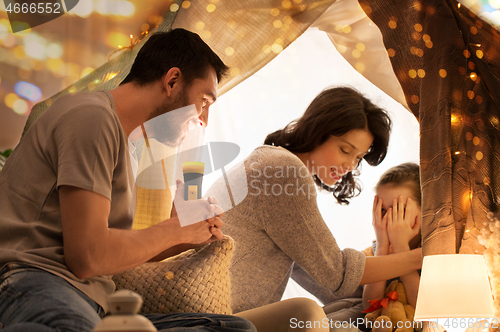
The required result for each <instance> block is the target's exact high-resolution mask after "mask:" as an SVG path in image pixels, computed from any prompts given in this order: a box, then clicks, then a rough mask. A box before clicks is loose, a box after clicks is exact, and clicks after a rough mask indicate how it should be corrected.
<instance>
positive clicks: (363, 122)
mask: <svg viewBox="0 0 500 332" xmlns="http://www.w3.org/2000/svg"><path fill="white" fill-rule="evenodd" d="M366 128H367V129H368V130H369V131H370V133H371V134H372V135H373V143H372V145H371V147H370V150H369V152H368V153H367V154H366V155H365V157H364V159H365V160H366V161H367V162H368V164H370V165H372V166H376V165H378V164H380V163H381V162H382V161H383V160H384V158H385V156H386V155H387V146H388V145H389V136H390V132H391V119H390V118H389V116H388V115H387V113H386V112H385V111H384V110H383V109H381V108H380V107H377V106H375V105H374V104H373V103H372V102H371V101H370V100H369V99H367V98H366V97H364V96H363V95H362V94H360V93H359V92H358V91H356V90H354V89H351V88H347V87H337V88H331V89H327V90H324V91H323V92H321V93H320V94H319V95H318V96H317V97H316V98H314V100H313V101H312V102H311V104H310V105H309V106H308V107H307V109H306V111H305V113H304V115H302V117H301V118H300V119H298V120H295V121H292V122H290V123H289V124H288V125H287V126H286V127H285V128H283V129H281V130H277V131H275V132H274V133H272V134H269V135H267V137H266V139H265V141H264V144H267V145H275V146H282V147H284V148H286V149H287V150H288V151H290V152H294V153H306V152H311V151H313V150H314V149H315V148H316V147H318V146H320V145H321V144H323V143H325V142H326V141H327V140H328V139H329V138H330V137H331V136H342V135H344V134H347V133H348V132H349V131H351V130H353V129H366ZM358 175H359V171H357V172H356V174H353V172H349V173H348V174H346V175H344V177H343V178H342V181H340V182H338V183H337V184H335V185H334V186H333V187H329V186H327V185H326V184H324V183H323V182H322V181H321V180H320V179H319V178H318V177H317V176H314V180H315V182H316V184H317V185H318V186H320V187H321V188H322V189H326V190H328V191H330V192H332V193H333V196H334V197H335V198H336V199H337V201H338V202H339V203H341V204H349V200H348V199H349V198H352V197H354V196H357V195H359V193H360V192H361V185H360V183H359V181H358V180H356V179H355V176H358Z"/></svg>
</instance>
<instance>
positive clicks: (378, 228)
mask: <svg viewBox="0 0 500 332" xmlns="http://www.w3.org/2000/svg"><path fill="white" fill-rule="evenodd" d="M382 203H383V202H382V198H380V197H378V196H376V195H375V198H374V200H373V213H372V214H373V217H372V225H373V229H374V230H375V237H376V239H377V248H376V252H375V255H377V256H379V255H387V254H388V253H389V236H388V234H387V217H388V216H387V215H388V213H386V214H385V215H384V216H382Z"/></svg>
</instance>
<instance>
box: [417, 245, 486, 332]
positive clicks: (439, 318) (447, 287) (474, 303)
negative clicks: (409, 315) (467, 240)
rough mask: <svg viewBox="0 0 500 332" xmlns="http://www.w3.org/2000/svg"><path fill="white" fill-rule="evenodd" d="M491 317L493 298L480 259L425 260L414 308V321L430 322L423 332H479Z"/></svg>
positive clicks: (445, 257) (433, 257)
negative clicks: (445, 331) (467, 331)
mask: <svg viewBox="0 0 500 332" xmlns="http://www.w3.org/2000/svg"><path fill="white" fill-rule="evenodd" d="M494 316H495V310H494V309H493V296H492V293H491V288H490V283H489V279H488V274H487V270H486V263H485V261H484V258H483V256H482V255H459V254H457V255H431V256H425V257H424V261H423V264H422V275H421V277H420V286H419V290H418V297H417V305H416V308H415V321H428V322H429V323H427V324H424V331H425V330H426V329H427V331H443V330H447V331H448V332H451V331H465V330H466V329H467V328H468V329H469V331H471V332H472V331H474V332H478V331H481V330H486V327H488V326H489V324H490V322H489V321H488V320H486V319H488V318H492V317H494ZM480 321H482V322H481V323H479V322H480ZM471 323H474V324H475V325H473V326H471V325H470V324H471ZM438 324H439V325H440V326H439V325H438Z"/></svg>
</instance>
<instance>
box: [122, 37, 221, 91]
mask: <svg viewBox="0 0 500 332" xmlns="http://www.w3.org/2000/svg"><path fill="white" fill-rule="evenodd" d="M209 66H212V67H213V68H214V69H215V72H216V74H217V80H218V81H219V82H220V80H221V78H222V76H224V75H225V74H226V72H227V70H228V69H229V68H228V67H227V66H226V65H225V64H224V63H223V62H222V60H221V59H220V58H219V56H218V55H217V54H215V53H214V51H212V49H211V48H210V46H208V45H207V44H206V43H205V42H204V41H203V40H202V39H201V38H200V36H198V35H197V34H196V33H193V32H190V31H188V30H185V29H173V30H170V31H168V32H157V33H155V34H153V35H151V36H150V37H149V39H148V40H147V41H146V43H144V45H143V46H142V48H141V50H140V51H139V53H138V54H137V57H136V58H135V61H134V64H133V65H132V68H131V70H130V73H129V74H128V75H127V77H125V79H124V80H123V81H122V82H121V84H125V83H129V82H135V83H136V84H138V85H140V86H144V85H147V84H150V83H153V82H155V81H157V80H159V79H161V78H162V77H163V76H164V75H165V74H166V73H167V72H168V71H169V70H170V68H172V67H177V68H179V69H180V70H181V73H182V77H183V80H184V82H185V83H186V84H187V85H189V84H191V83H192V82H193V80H194V79H196V78H205V77H206V76H207V74H208V70H209Z"/></svg>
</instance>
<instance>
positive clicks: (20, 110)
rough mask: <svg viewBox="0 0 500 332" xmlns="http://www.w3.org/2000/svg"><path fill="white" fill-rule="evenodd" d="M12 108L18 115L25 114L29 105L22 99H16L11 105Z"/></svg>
mask: <svg viewBox="0 0 500 332" xmlns="http://www.w3.org/2000/svg"><path fill="white" fill-rule="evenodd" d="M12 110H13V111H14V112H16V113H17V114H19V115H25V114H26V113H28V110H29V105H28V103H27V102H26V100H24V99H17V100H16V101H15V102H14V104H13V105H12Z"/></svg>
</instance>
